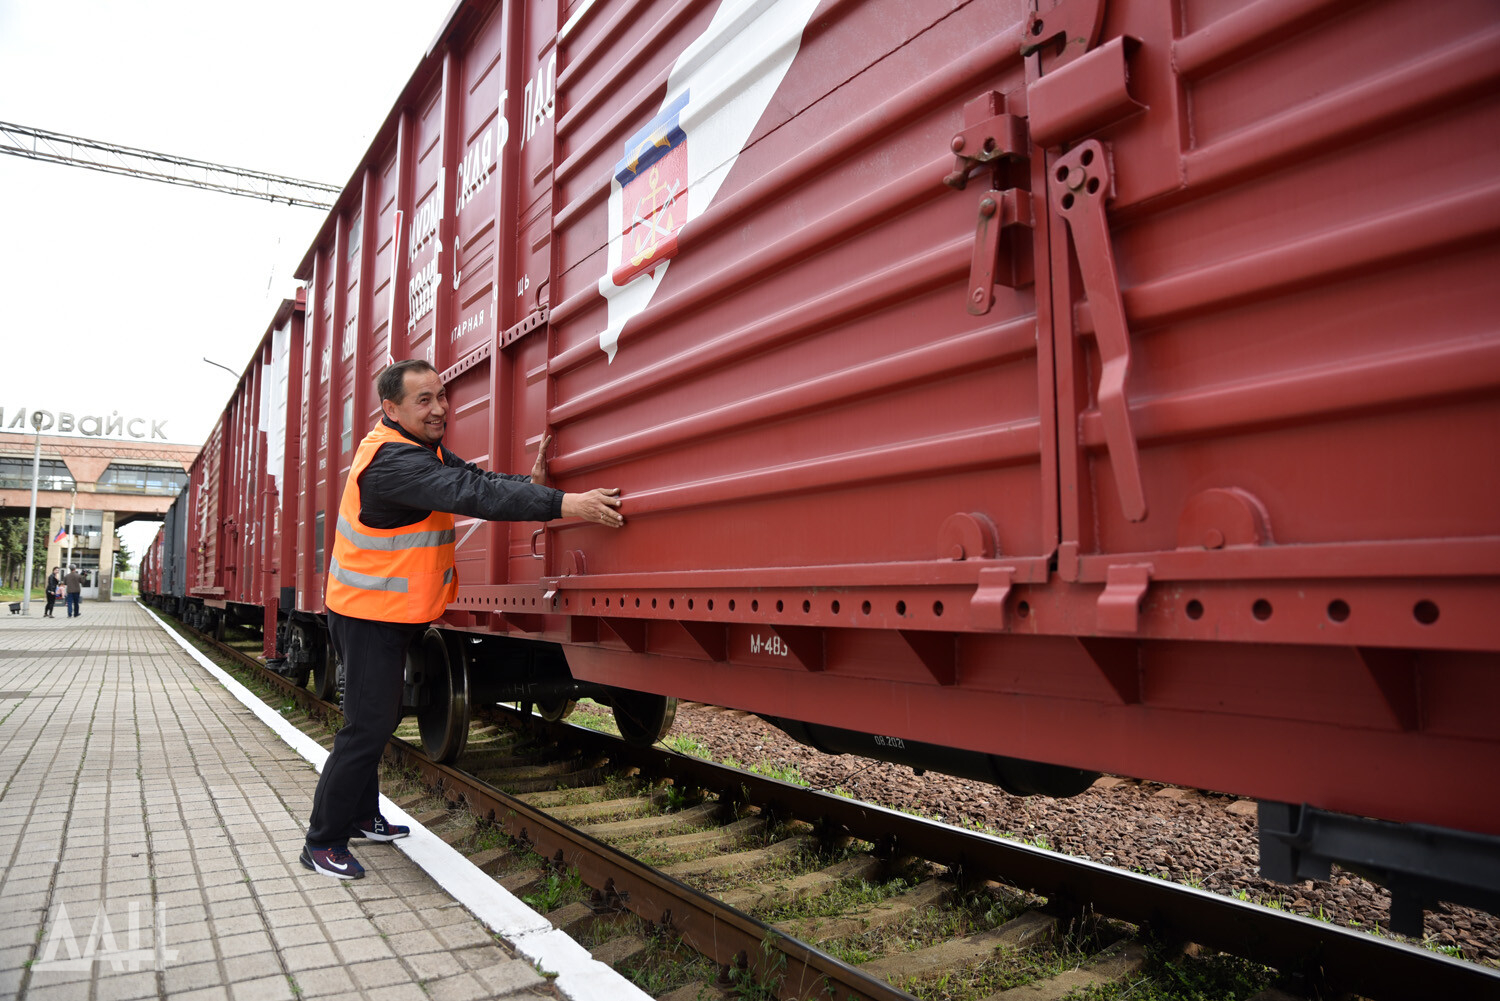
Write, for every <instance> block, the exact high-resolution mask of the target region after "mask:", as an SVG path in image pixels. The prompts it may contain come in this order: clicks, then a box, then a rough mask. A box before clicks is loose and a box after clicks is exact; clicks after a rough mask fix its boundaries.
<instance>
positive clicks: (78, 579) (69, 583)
mask: <svg viewBox="0 0 1500 1001" xmlns="http://www.w3.org/2000/svg"><path fill="white" fill-rule="evenodd" d="M63 587H66V588H67V589H68V618H70V619H71V618H73V616H75V615H82V614H83V610H82V609H81V608H79V602H80V601H81V600H82V598H83V576H82V575H81V574H80V573H79V572H78V568H77V567H68V575H67V576H66V577H64V578H63Z"/></svg>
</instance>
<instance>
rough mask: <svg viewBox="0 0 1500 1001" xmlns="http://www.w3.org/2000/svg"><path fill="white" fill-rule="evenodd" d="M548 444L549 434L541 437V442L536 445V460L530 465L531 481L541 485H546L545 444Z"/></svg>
mask: <svg viewBox="0 0 1500 1001" xmlns="http://www.w3.org/2000/svg"><path fill="white" fill-rule="evenodd" d="M550 444H552V436H551V435H550V434H549V435H547V437H545V438H543V439H542V443H541V444H540V445H538V446H537V450H536V462H534V463H533V464H532V466H531V482H532V483H538V484H541V485H542V486H546V485H547V446H548V445H550Z"/></svg>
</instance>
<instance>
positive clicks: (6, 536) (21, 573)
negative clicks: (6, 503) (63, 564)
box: [0, 512, 47, 587]
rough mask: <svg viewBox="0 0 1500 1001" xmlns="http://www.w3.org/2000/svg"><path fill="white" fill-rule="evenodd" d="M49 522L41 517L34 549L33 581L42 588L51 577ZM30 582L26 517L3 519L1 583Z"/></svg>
mask: <svg viewBox="0 0 1500 1001" xmlns="http://www.w3.org/2000/svg"><path fill="white" fill-rule="evenodd" d="M38 515H40V512H38ZM46 567H47V522H46V520H45V519H44V518H41V517H40V516H39V517H38V518H37V525H36V536H35V545H34V546H33V550H32V574H31V583H32V586H33V587H38V586H40V585H41V584H42V582H43V581H45V580H46V579H47V569H46ZM25 581H26V516H25V515H20V516H17V517H12V518H0V583H4V584H5V585H7V586H10V587H20V586H21V585H22V584H23V583H25Z"/></svg>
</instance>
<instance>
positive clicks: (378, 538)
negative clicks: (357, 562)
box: [339, 514, 457, 553]
mask: <svg viewBox="0 0 1500 1001" xmlns="http://www.w3.org/2000/svg"><path fill="white" fill-rule="evenodd" d="M339 534H340V535H342V536H343V537H344V538H345V539H347V540H348V541H349V544H350V545H351V546H353V547H354V548H356V549H378V550H380V551H381V552H386V553H390V552H395V551H396V550H397V549H413V548H415V547H417V546H443V545H452V544H453V540H454V539H455V538H456V537H457V533H456V532H455V531H453V530H452V529H448V530H446V531H441V532H406V533H404V534H402V535H360V534H359V532H358V531H356V530H355V528H354V526H353V525H351V524H349V521H348V519H346V518H345V517H344V516H343V515H342V514H341V515H339Z"/></svg>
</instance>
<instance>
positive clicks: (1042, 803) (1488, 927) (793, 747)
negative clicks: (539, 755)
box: [671, 703, 1500, 967]
mask: <svg viewBox="0 0 1500 1001" xmlns="http://www.w3.org/2000/svg"><path fill="white" fill-rule="evenodd" d="M671 736H672V737H684V736H685V737H691V738H692V739H694V740H696V741H697V742H698V743H699V744H701V745H702V746H703V747H704V748H705V749H707V751H708V753H709V754H711V755H712V757H713V758H714V760H716V761H723V760H725V759H728V758H732V759H734V760H735V761H737V762H739V763H740V764H741V765H742V766H744V767H747V768H748V767H752V766H755V765H758V764H762V763H765V764H766V765H769V766H772V767H775V768H788V767H795V768H796V769H797V770H798V772H799V773H800V775H801V777H802V778H803V780H805V781H806V782H807V783H809V784H810V785H812V786H813V787H815V788H819V789H843V790H844V791H846V792H848V793H849V794H851V795H853V796H855V797H856V798H858V799H862V800H866V801H868V802H871V803H876V804H879V805H882V806H887V807H892V808H895V809H901V810H911V811H913V812H916V813H920V814H922V815H924V816H928V817H933V818H936V819H940V820H944V821H947V822H950V823H959V822H964V821H967V822H968V823H970V824H977V825H983V826H984V827H985V828H987V829H989V830H992V831H995V832H997V833H1000V834H1004V835H1007V836H1010V837H1015V838H1020V839H1023V840H1026V841H1030V842H1033V843H1037V844H1039V845H1042V846H1043V847H1047V848H1051V849H1053V850H1055V851H1060V852H1065V853H1067V854H1069V855H1076V856H1079V857H1081V858H1088V859H1093V860H1095V861H1098V862H1103V863H1106V864H1109V865H1115V866H1119V867H1120V868H1123V869H1130V870H1134V871H1137V872H1146V873H1151V874H1153V875H1158V876H1161V877H1162V878H1165V879H1169V880H1172V881H1174V882H1178V883H1188V884H1191V885H1194V886H1201V887H1202V888H1204V889H1206V890H1210V891H1212V892H1215V893H1222V894H1227V895H1237V894H1243V895H1247V896H1248V898H1249V899H1251V900H1255V901H1257V902H1260V903H1265V904H1269V905H1272V906H1279V907H1281V908H1282V909H1284V910H1288V911H1293V912H1295V913H1298V914H1303V915H1307V916H1309V917H1315V918H1322V919H1325V920H1328V921H1331V922H1333V923H1335V924H1340V925H1357V926H1358V927H1362V928H1367V929H1375V928H1379V929H1381V930H1382V931H1383V930H1384V929H1385V928H1386V927H1387V925H1388V923H1389V918H1390V894H1389V892H1388V891H1386V890H1385V888H1383V887H1381V886H1379V885H1377V884H1374V883H1371V882H1369V881H1367V880H1365V879H1362V878H1361V877H1359V876H1355V875H1353V874H1348V873H1341V872H1339V870H1338V869H1337V868H1335V869H1334V873H1333V878H1332V879H1331V880H1330V881H1328V882H1314V881H1306V882H1302V883H1297V884H1293V885H1290V886H1288V885H1283V884H1280V883H1273V882H1269V881H1267V880H1264V879H1262V878H1261V877H1260V875H1259V872H1258V861H1257V845H1256V821H1255V812H1256V810H1255V803H1254V802H1253V801H1251V800H1244V799H1237V798H1235V797H1233V796H1223V795H1219V794H1215V793H1203V792H1199V791H1196V790H1191V789H1181V788H1178V787H1175V786H1162V785H1159V784H1156V783H1152V782H1140V781H1136V780H1134V779H1122V778H1115V777H1112V776H1106V777H1104V778H1101V779H1100V780H1099V781H1097V782H1095V783H1094V785H1093V786H1092V787H1091V788H1090V789H1088V790H1087V791H1085V792H1084V793H1082V794H1081V795H1078V796H1074V797H1072V798H1070V799H1049V798H1047V797H1044V796H1029V797H1021V796H1012V795H1009V794H1008V793H1006V792H1005V791H1004V790H1002V789H1000V788H999V787H998V786H992V785H988V784H986V783H982V782H975V781H972V780H970V779H960V778H954V777H952V776H948V775H939V774H937V773H934V772H929V773H927V774H926V775H922V776H918V775H916V774H914V773H913V771H912V770H911V769H910V768H907V767H905V766H902V765H892V764H887V763H884V762H878V761H872V760H870V759H868V758H860V757H856V756H854V755H848V754H844V755H829V754H824V753H822V752H820V751H816V750H813V749H812V748H810V747H806V746H804V745H802V744H799V743H797V742H796V741H794V740H792V739H791V738H790V737H788V736H787V735H786V734H784V733H782V732H781V731H780V730H778V729H776V728H775V727H773V726H771V725H770V724H768V723H765V722H764V721H762V720H761V719H759V718H758V717H755V716H751V715H747V714H744V713H740V712H736V711H730V710H724V709H720V708H718V707H713V706H703V705H698V704H696V703H683V704H681V705H680V706H679V707H678V710H677V719H676V723H675V725H674V726H673V728H672V734H671ZM1424 938H1425V940H1426V942H1427V944H1428V945H1430V946H1434V947H1448V948H1450V949H1452V948H1456V949H1457V950H1458V951H1459V952H1460V953H1461V954H1462V956H1463V957H1464V958H1465V959H1468V960H1471V961H1476V962H1481V963H1484V964H1486V965H1490V966H1496V967H1500V919H1497V918H1495V917H1494V916H1493V915H1490V914H1486V913H1484V912H1482V911H1474V910H1470V909H1467V908H1458V907H1448V906H1446V905H1444V907H1443V908H1442V909H1441V910H1438V911H1428V912H1427V916H1426V926H1425V936H1424Z"/></svg>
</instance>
